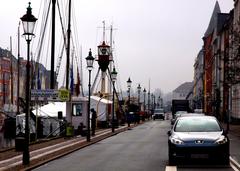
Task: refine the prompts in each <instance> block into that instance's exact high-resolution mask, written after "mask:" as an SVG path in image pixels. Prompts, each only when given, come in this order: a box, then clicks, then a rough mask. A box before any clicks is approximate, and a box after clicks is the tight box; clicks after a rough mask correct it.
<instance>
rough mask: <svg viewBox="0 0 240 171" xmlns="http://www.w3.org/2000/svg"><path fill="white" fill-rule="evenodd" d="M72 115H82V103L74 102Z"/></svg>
mask: <svg viewBox="0 0 240 171" xmlns="http://www.w3.org/2000/svg"><path fill="white" fill-rule="evenodd" d="M72 115H73V116H82V104H81V103H80V104H73V105H72Z"/></svg>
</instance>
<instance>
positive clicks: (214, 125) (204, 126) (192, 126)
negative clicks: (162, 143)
mask: <svg viewBox="0 0 240 171" xmlns="http://www.w3.org/2000/svg"><path fill="white" fill-rule="evenodd" d="M174 131H175V132H218V131H221V127H220V125H219V124H218V122H217V121H216V119H212V118H202V117H185V118H183V119H179V120H178V121H177V123H176V125H175V128H174Z"/></svg>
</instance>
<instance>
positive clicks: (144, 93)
mask: <svg viewBox="0 0 240 171" xmlns="http://www.w3.org/2000/svg"><path fill="white" fill-rule="evenodd" d="M146 92H147V91H146V89H145V88H144V89H143V111H144V116H145V110H146V106H145V98H146Z"/></svg>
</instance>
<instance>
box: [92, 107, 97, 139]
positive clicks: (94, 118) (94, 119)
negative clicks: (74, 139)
mask: <svg viewBox="0 0 240 171" xmlns="http://www.w3.org/2000/svg"><path fill="white" fill-rule="evenodd" d="M91 112H92V119H91V121H92V122H91V125H92V136H94V135H95V129H96V119H97V112H96V111H95V110H94V109H93V108H92V109H91Z"/></svg>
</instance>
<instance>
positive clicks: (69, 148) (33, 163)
mask: <svg viewBox="0 0 240 171" xmlns="http://www.w3.org/2000/svg"><path fill="white" fill-rule="evenodd" d="M133 127H134V126H131V128H133ZM127 130H128V127H127V126H123V127H119V128H116V129H115V132H112V131H111V130H108V131H106V132H102V133H99V134H96V135H95V136H94V137H91V141H90V142H87V141H86V139H82V140H80V141H79V142H78V141H75V142H74V143H73V144H72V143H70V144H66V145H64V146H62V148H59V149H58V150H57V149H56V150H53V151H49V153H48V152H46V154H42V155H41V154H40V155H37V156H32V157H31V159H30V163H29V165H22V162H20V161H16V162H15V163H13V164H7V165H5V166H3V167H1V168H0V170H1V171H14V170H20V171H27V170H32V169H34V168H37V167H39V166H41V165H43V164H46V163H48V162H50V161H53V160H56V159H58V158H60V157H63V156H65V155H68V154H70V153H72V152H74V151H77V150H79V149H82V148H84V147H87V146H90V145H92V144H95V143H97V142H99V141H102V140H104V139H106V138H109V137H111V136H114V135H116V134H118V133H121V132H124V131H127ZM44 153H45V152H44Z"/></svg>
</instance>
